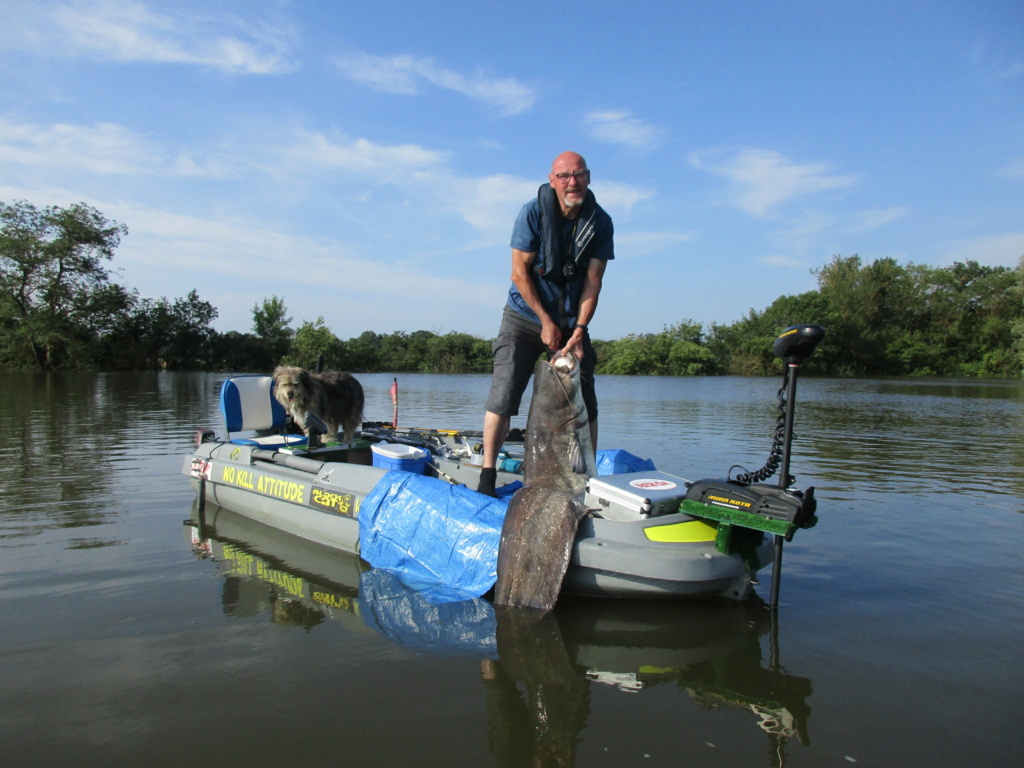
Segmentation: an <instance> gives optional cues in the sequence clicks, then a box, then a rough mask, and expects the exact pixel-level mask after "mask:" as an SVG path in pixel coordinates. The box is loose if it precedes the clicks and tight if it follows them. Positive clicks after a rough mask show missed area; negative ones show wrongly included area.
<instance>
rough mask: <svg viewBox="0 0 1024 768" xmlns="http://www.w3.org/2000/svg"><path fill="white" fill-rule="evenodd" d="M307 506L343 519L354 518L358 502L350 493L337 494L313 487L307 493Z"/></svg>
mask: <svg viewBox="0 0 1024 768" xmlns="http://www.w3.org/2000/svg"><path fill="white" fill-rule="evenodd" d="M309 506H311V507H317V508H319V509H326V510H328V511H329V512H335V513H337V514H339V515H344V516H345V517H354V516H355V514H356V513H357V512H358V511H359V500H358V499H356V498H355V497H354V496H353V495H352V494H350V493H339V492H338V491H332V490H329V489H327V488H318V487H317V486H313V488H312V489H310V492H309Z"/></svg>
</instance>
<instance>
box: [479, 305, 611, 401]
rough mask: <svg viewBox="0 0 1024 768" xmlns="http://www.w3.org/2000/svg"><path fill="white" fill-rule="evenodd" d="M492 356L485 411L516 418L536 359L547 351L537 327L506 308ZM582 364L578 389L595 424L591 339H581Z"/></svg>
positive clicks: (586, 336) (595, 363)
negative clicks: (492, 364) (492, 361)
mask: <svg viewBox="0 0 1024 768" xmlns="http://www.w3.org/2000/svg"><path fill="white" fill-rule="evenodd" d="M491 351H492V352H493V353H494V375H493V376H492V377H491V391H490V394H488V395H487V405H486V406H485V408H486V409H487V410H488V411H490V412H491V413H496V414H498V415H499V416H518V415H519V404H520V403H521V402H522V399H523V392H525V391H526V385H527V384H529V383H530V376H532V375H533V369H534V368H535V367H536V365H537V359H538V358H539V357H540V356H541V355H544V356H545V357H547V355H548V353H549V350H548V348H547V347H546V346H545V345H544V342H543V341H541V340H540V326H539V325H538V324H537V323H534V322H531V321H529V320H527V319H526V318H525V317H523V316H522V315H520V314H519V313H518V312H516V311H515V310H513V309H512V308H511V307H508V306H506V307H505V311H504V312H503V313H502V315H501V327H500V328H499V329H498V336H497V338H496V339H495V340H494V343H493V344H491ZM583 353H584V354H583V363H582V364H581V366H580V369H581V370H580V388H581V389H582V390H583V402H584V403H586V405H587V414H588V416H589V417H590V421H597V394H596V393H595V392H594V368H595V367H596V365H597V355H596V354H595V352H594V347H593V345H592V344H591V343H590V336H589V335H584V337H583Z"/></svg>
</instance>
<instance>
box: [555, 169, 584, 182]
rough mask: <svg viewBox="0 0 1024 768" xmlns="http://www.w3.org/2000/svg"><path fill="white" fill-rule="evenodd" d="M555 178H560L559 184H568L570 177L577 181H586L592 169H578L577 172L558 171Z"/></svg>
mask: <svg viewBox="0 0 1024 768" xmlns="http://www.w3.org/2000/svg"><path fill="white" fill-rule="evenodd" d="M555 178H556V179H558V183H559V184H568V183H569V179H575V180H576V181H586V180H587V179H589V178H590V171H589V170H587V171H576V173H556V174H555Z"/></svg>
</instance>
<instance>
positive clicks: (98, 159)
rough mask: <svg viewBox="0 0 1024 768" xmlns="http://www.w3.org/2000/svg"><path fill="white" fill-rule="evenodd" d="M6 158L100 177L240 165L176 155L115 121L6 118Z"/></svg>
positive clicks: (195, 172) (218, 170) (209, 171)
mask: <svg viewBox="0 0 1024 768" xmlns="http://www.w3.org/2000/svg"><path fill="white" fill-rule="evenodd" d="M0 162H3V163H17V164H21V165H28V166H32V167H35V168H46V167H50V168H56V169H59V170H65V169H67V170H70V169H77V170H84V171H88V172H90V173H96V174H100V175H119V174H145V175H161V176H190V177H202V178H225V177H228V176H231V175H234V174H235V173H236V172H237V169H236V168H234V167H233V164H232V163H231V162H230V161H228V160H226V159H223V158H210V159H206V160H198V159H196V158H195V157H194V156H192V155H189V154H187V153H184V152H180V153H178V155H177V156H176V157H174V156H172V154H171V153H169V152H167V151H166V150H165V148H164V147H162V146H161V145H160V144H159V143H158V142H156V141H153V140H150V139H149V138H147V137H145V136H140V135H139V134H137V133H134V132H132V131H131V130H129V129H127V128H125V127H124V126H121V125H116V124H114V123H97V124H96V125H91V126H86V125H69V124H67V123H56V124H53V125H36V124H33V123H17V122H14V121H11V120H5V119H3V118H0Z"/></svg>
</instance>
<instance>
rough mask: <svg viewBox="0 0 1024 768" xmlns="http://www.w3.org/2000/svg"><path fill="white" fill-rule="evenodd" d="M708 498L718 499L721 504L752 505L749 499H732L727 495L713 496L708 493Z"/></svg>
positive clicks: (744, 506)
mask: <svg viewBox="0 0 1024 768" xmlns="http://www.w3.org/2000/svg"><path fill="white" fill-rule="evenodd" d="M708 500H709V501H717V502H718V503H719V504H729V505H730V506H734V507H743V508H747V507H750V506H751V504H750V502H749V501H743V500H742V499H730V498H727V497H725V496H712V495H710V494H708Z"/></svg>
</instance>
